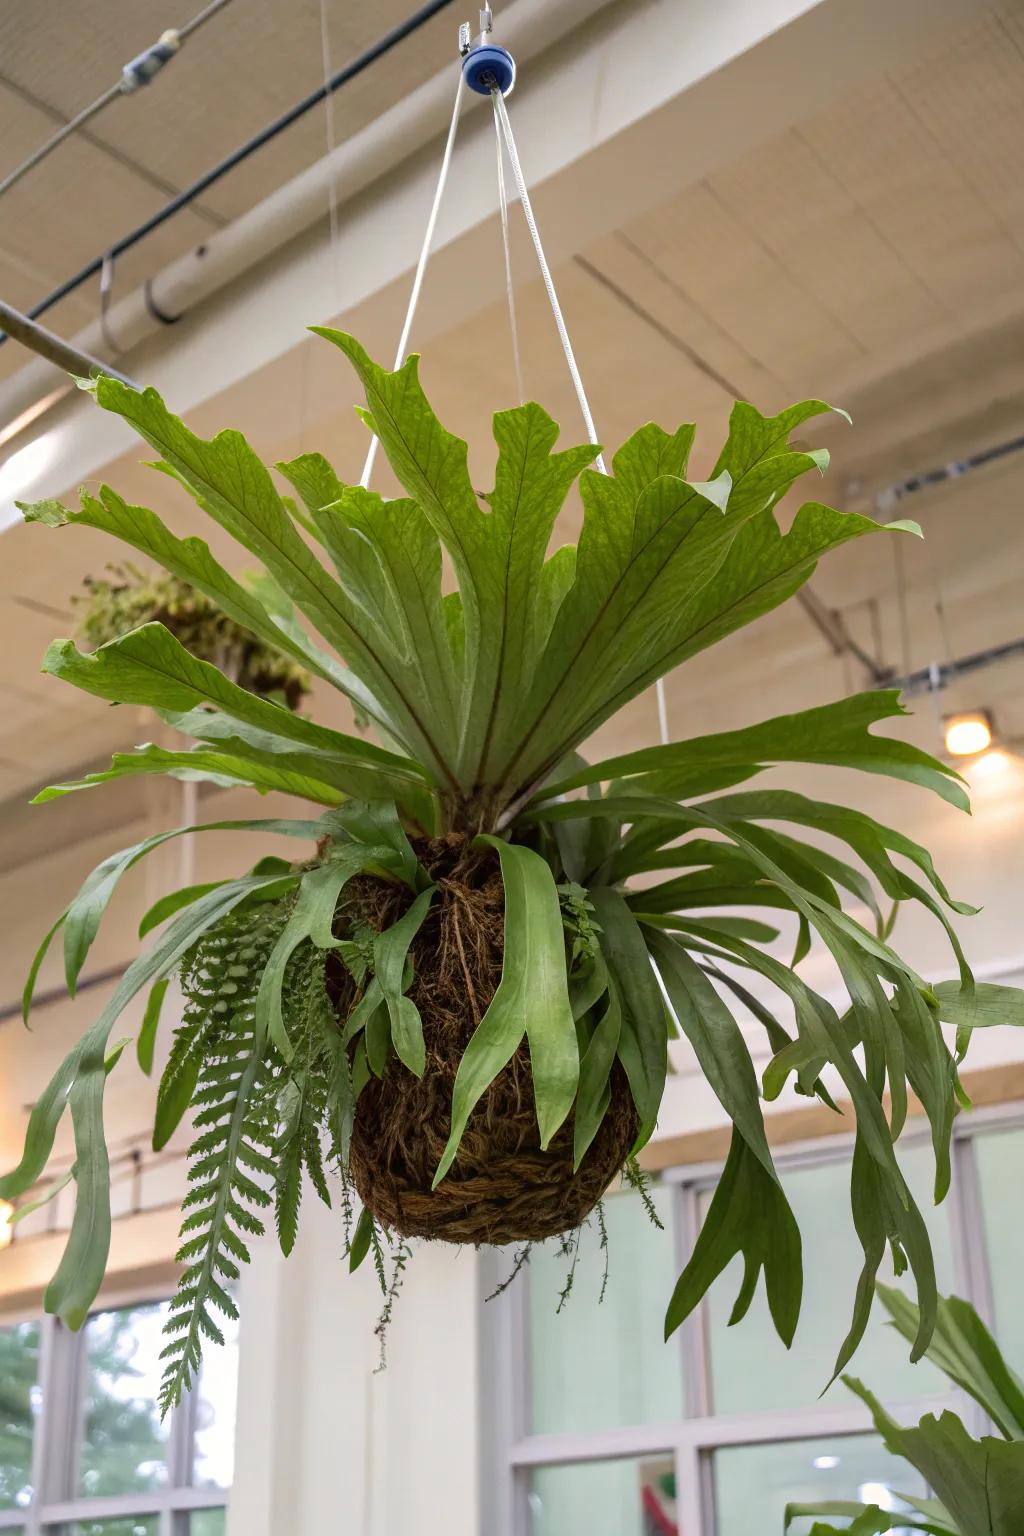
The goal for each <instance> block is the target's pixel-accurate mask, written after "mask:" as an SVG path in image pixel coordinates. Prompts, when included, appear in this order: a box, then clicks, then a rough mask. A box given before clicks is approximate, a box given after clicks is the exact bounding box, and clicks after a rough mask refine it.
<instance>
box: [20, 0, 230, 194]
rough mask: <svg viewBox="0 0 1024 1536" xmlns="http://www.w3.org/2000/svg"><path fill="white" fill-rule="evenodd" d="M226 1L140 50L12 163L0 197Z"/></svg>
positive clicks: (142, 81) (154, 69)
mask: <svg viewBox="0 0 1024 1536" xmlns="http://www.w3.org/2000/svg"><path fill="white" fill-rule="evenodd" d="M230 4H231V0H211V3H210V4H209V5H208V6H206V7H205V8H204V9H203V10H201V11H200V12H199V14H198V15H197V16H193V18H192V20H191V21H188V22H186V23H185V25H184V26H183V27H170V28H168V29H167V31H166V32H164V33H163V34H162V35H161V36H160V37H159V38H158V39H157V41H156V42H155V43H153V44H151V45H150V47H148V48H145V49H143V51H142V53H140V54H138V55H137V56H136V57H135V58H134V59H131V60H130V61H129V62H128V63H127V64H126V65H125V66H124V68H123V69H122V71H121V78H120V79H119V80H118V81H116V82H115V84H114V85H112V86H110V87H109V88H108V89H107V90H105V91H104V92H103V94H102V96H98V97H97V98H96V100H95V101H94V102H91V103H90V105H89V106H87V107H83V108H82V110H81V112H77V113H76V114H75V116H74V117H72V118H70V119H69V120H68V122H66V123H63V124H62V125H61V127H60V128H58V129H57V132H56V133H54V134H52V135H51V136H50V138H48V139H47V140H46V142H45V144H40V146H39V148H38V149H35V150H33V151H32V153H31V154H30V155H29V156H28V157H27V158H26V159H25V160H23V161H22V162H21V164H20V165H17V166H15V168H14V170H13V171H11V172H10V173H9V174H8V175H7V176H5V177H4V178H3V180H2V181H0V197H2V196H3V195H4V193H5V192H9V191H10V189H11V188H12V187H13V186H15V185H17V183H18V182H19V181H21V179H22V177H23V176H27V175H28V173H29V171H33V170H35V168H36V166H37V165H39V164H41V163H42V161H43V160H45V159H46V158H47V156H48V155H51V154H52V153H53V151H54V150H55V149H59V148H60V146H61V145H62V144H63V143H64V141H65V140H66V139H69V138H70V137H71V135H72V134H73V133H77V132H78V130H79V129H80V128H84V127H85V125H86V123H89V122H91V121H92V120H93V118H94V117H98V116H99V115H100V113H101V112H104V111H105V110H106V109H107V107H109V106H110V105H111V103H112V102H114V101H116V100H117V99H118V97H119V96H130V95H132V94H133V93H134V92H135V91H137V90H138V89H139V88H140V87H141V86H143V85H148V84H149V83H150V81H151V80H153V79H155V78H156V76H157V75H158V74H159V73H160V71H161V70H162V69H163V67H164V65H165V64H168V63H170V61H171V59H173V58H174V56H175V55H176V54H177V52H178V50H179V49H180V47H181V45H182V43H183V42H185V40H186V39H187V38H189V37H191V36H192V34H193V33H194V32H198V30H199V28H200V27H201V26H203V25H204V24H205V23H206V22H208V21H210V20H212V18H213V17H214V16H216V14H217V13H218V11H222V10H223V9H224V7H225V6H226V5H230Z"/></svg>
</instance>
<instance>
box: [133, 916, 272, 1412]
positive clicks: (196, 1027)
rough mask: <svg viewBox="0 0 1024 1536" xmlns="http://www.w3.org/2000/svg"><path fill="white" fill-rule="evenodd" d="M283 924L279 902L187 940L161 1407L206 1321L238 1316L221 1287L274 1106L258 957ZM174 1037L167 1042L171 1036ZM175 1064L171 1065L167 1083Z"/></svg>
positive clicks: (258, 1174)
mask: <svg viewBox="0 0 1024 1536" xmlns="http://www.w3.org/2000/svg"><path fill="white" fill-rule="evenodd" d="M286 920H287V908H286V907H285V906H284V905H283V904H282V903H269V902H268V903H263V904H260V905H258V906H256V907H254V908H252V909H250V910H247V911H246V912H244V914H241V915H238V916H234V917H233V918H232V919H231V920H229V921H227V922H225V923H223V924H222V925H221V926H220V928H219V929H218V930H217V931H216V932H215V933H212V934H209V935H207V936H205V937H204V939H203V940H202V941H201V942H200V943H199V944H198V945H197V946H196V948H195V950H193V952H192V953H191V955H190V956H189V958H188V962H187V964H186V967H185V970H184V975H183V978H182V985H183V991H184V994H185V1022H184V1024H183V1025H182V1030H181V1031H180V1032H179V1037H178V1038H179V1040H181V1041H183V1044H182V1045H181V1048H180V1052H179V1056H186V1055H188V1054H189V1053H190V1052H192V1051H194V1050H195V1049H196V1048H197V1047H196V1041H197V1040H198V1038H199V1037H200V1036H201V1037H202V1042H203V1043H202V1047H201V1050H202V1055H201V1064H200V1067H199V1072H198V1077H197V1085H196V1087H195V1091H194V1093H193V1094H192V1095H191V1105H192V1107H193V1108H195V1109H196V1111H197V1113H196V1115H195V1130H196V1137H195V1140H194V1141H193V1143H192V1146H191V1148H190V1151H189V1170H188V1183H189V1189H188V1193H187V1195H186V1196H185V1199H184V1202H183V1210H184V1212H185V1215H184V1220H183V1221H182V1226H181V1236H182V1245H181V1247H180V1248H179V1250H178V1254H177V1258H178V1261H179V1262H180V1263H183V1264H185V1266H186V1268H185V1271H184V1273H183V1274H182V1276H181V1279H180V1281H179V1283H178V1289H177V1291H176V1293H175V1296H174V1299H173V1301H172V1303H171V1311H170V1315H169V1317H168V1320H167V1324H166V1332H167V1334H168V1336H169V1339H168V1343H167V1345H166V1346H165V1347H164V1349H163V1351H162V1356H161V1358H162V1359H163V1360H164V1361H165V1362H166V1364H165V1369H164V1377H163V1383H162V1385H161V1389H160V1407H161V1411H162V1412H163V1413H166V1412H167V1411H168V1409H169V1408H172V1407H174V1406H176V1405H177V1404H178V1403H179V1402H180V1401H181V1397H182V1393H183V1392H185V1391H186V1390H187V1389H188V1387H189V1386H190V1385H191V1383H192V1381H193V1380H194V1379H195V1377H196V1375H197V1373H198V1371H199V1366H200V1359H201V1353H202V1341H203V1339H204V1338H206V1339H210V1340H212V1341H213V1342H214V1343H217V1344H220V1343H223V1334H222V1332H221V1329H220V1328H219V1326H218V1324H217V1322H216V1321H215V1318H214V1315H213V1314H214V1312H215V1311H217V1312H220V1313H222V1314H223V1315H225V1316H227V1317H229V1318H236V1317H237V1315H238V1311H237V1308H236V1306H235V1302H234V1300H233V1298H232V1296H231V1292H230V1287H231V1285H232V1284H233V1283H234V1281H236V1280H237V1279H238V1277H239V1273H240V1271H239V1265H240V1264H244V1263H248V1260H249V1251H248V1246H247V1240H248V1238H250V1237H258V1236H262V1234H263V1231H264V1227H263V1222H262V1220H261V1219H260V1217H259V1216H258V1215H257V1214H256V1213H257V1212H258V1211H260V1210H262V1209H264V1208H265V1207H267V1206H269V1205H270V1203H271V1195H270V1194H269V1192H268V1190H267V1188H266V1183H265V1182H264V1183H260V1182H258V1180H260V1179H262V1180H264V1181H267V1180H269V1179H272V1178H273V1176H274V1161H273V1152H274V1147H275V1129H276V1123H277V1108H276V1104H275V1095H274V1087H275V1067H276V1063H275V1059H274V1052H273V1049H272V1047H271V1046H270V1044H269V1042H268V1040H267V1038H266V1035H265V1033H264V1032H263V1031H261V1030H260V1029H258V1028H257V1025H256V997H257V994H258V992H259V984H260V980H261V978H262V975H263V970H264V968H265V966H266V962H267V959H268V957H269V955H270V952H271V950H272V948H273V946H274V943H275V941H276V939H277V937H278V935H279V934H280V932H281V930H282V928H283V927H284V924H285V922H286ZM176 1044H177V1042H176ZM180 1071H181V1068H180V1066H178V1067H177V1068H176V1073H175V1080H177V1079H178V1078H179V1077H180Z"/></svg>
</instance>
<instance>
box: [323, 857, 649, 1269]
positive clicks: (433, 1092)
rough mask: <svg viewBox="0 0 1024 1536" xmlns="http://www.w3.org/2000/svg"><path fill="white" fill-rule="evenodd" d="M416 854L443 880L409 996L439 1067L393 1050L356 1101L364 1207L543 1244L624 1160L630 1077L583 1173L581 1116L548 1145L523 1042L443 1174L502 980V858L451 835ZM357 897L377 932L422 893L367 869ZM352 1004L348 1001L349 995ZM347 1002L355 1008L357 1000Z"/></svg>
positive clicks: (400, 1228) (618, 1082) (618, 1076)
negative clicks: (470, 1066)
mask: <svg viewBox="0 0 1024 1536" xmlns="http://www.w3.org/2000/svg"><path fill="white" fill-rule="evenodd" d="M416 851H417V854H418V855H419V857H420V859H421V861H422V862H423V863H424V865H425V866H426V868H427V869H428V870H429V872H430V875H431V878H432V879H433V880H434V882H435V883H436V885H437V887H438V893H437V895H436V896H435V897H434V901H433V903H432V905H431V909H430V912H429V915H428V917H427V919H426V920H425V922H424V923H423V926H422V928H421V929H420V932H419V934H418V935H417V937H416V939H415V941H414V943H413V947H412V951H411V955H412V959H413V963H414V966H415V973H416V974H415V981H414V982H413V985H412V987H411V989H410V996H411V997H412V999H413V1001H414V1002H415V1003H416V1006H417V1008H418V1009H419V1011H420V1016H421V1018H422V1020H423V1035H424V1041H425V1043H426V1054H427V1063H426V1070H425V1071H424V1074H423V1076H422V1078H417V1077H415V1076H414V1074H413V1073H412V1072H410V1071H409V1070H408V1068H407V1067H405V1066H403V1064H402V1063H401V1062H400V1061H399V1060H398V1058H397V1057H396V1056H394V1055H392V1056H391V1057H390V1058H389V1061H388V1064H387V1067H386V1069H385V1072H384V1076H383V1077H382V1078H376V1077H371V1078H370V1080H369V1082H368V1083H367V1084H366V1086H365V1087H364V1089H363V1091H362V1093H361V1094H360V1095H359V1099H358V1101H357V1104H356V1109H355V1120H354V1125H353V1130H352V1141H351V1146H350V1149H349V1163H350V1170H351V1174H352V1178H353V1180H354V1183H355V1186H356V1190H357V1192H358V1194H359V1198H360V1200H361V1201H362V1203H363V1205H364V1206H365V1207H366V1208H367V1209H368V1210H369V1211H370V1212H371V1213H372V1214H373V1215H374V1216H375V1217H376V1219H377V1221H378V1222H380V1223H381V1224H382V1225H383V1226H385V1227H387V1228H389V1229H390V1230H392V1231H396V1232H399V1233H401V1234H402V1235H403V1236H405V1237H433V1238H440V1239H443V1240H444V1241H445V1242H450V1243H473V1244H477V1243H488V1244H496V1245H497V1244H504V1243H517V1242H520V1243H521V1242H529V1241H539V1240H541V1239H543V1238H546V1237H552V1236H555V1235H557V1234H558V1233H561V1232H566V1231H571V1230H572V1229H573V1228H574V1227H578V1226H579V1224H580V1222H581V1221H583V1220H584V1218H585V1217H586V1216H587V1215H589V1213H590V1212H591V1211H592V1210H593V1208H594V1206H595V1205H596V1204H597V1202H598V1200H600V1198H601V1196H602V1195H603V1194H604V1192H605V1190H606V1189H607V1188H608V1186H609V1184H610V1183H611V1181H612V1180H613V1179H614V1177H615V1175H616V1174H617V1173H618V1172H619V1170H620V1169H621V1168H622V1166H623V1164H624V1162H625V1160H626V1157H627V1156H628V1153H629V1149H630V1147H631V1146H632V1144H633V1141H634V1139H635V1137H636V1133H637V1124H638V1122H637V1115H636V1110H635V1107H634V1105H633V1100H632V1097H631V1095H630V1092H629V1087H628V1084H627V1082H626V1078H625V1074H624V1073H623V1072H622V1070H621V1068H620V1067H619V1066H618V1064H616V1066H615V1069H614V1071H613V1075H612V1092H611V1103H610V1105H609V1108H608V1112H607V1114H606V1115H605V1117H604V1120H603V1121H602V1123H601V1126H600V1129H599V1130H598V1132H597V1135H596V1136H595V1138H594V1141H593V1142H592V1144H591V1146H590V1148H589V1150H588V1151H587V1154H586V1156H585V1157H584V1159H583V1162H582V1163H581V1165H580V1168H579V1171H578V1173H573V1167H572V1152H573V1119H572V1116H571V1115H570V1116H569V1119H568V1120H567V1122H566V1124H565V1125H563V1126H562V1128H561V1130H560V1131H559V1132H558V1133H557V1135H556V1136H554V1137H553V1138H552V1141H551V1143H550V1145H549V1147H548V1149H547V1151H542V1150H541V1146H540V1137H539V1134H538V1130H537V1113H536V1106H535V1102H534V1093H533V1079H532V1077H531V1075H530V1058H529V1052H528V1049H527V1046H526V1042H525V1040H524V1042H523V1044H522V1045H521V1046H520V1047H519V1049H518V1051H517V1052H516V1054H515V1055H514V1056H513V1058H512V1060H511V1061H510V1062H509V1064H508V1066H507V1067H505V1068H504V1070H503V1071H502V1072H501V1073H499V1075H498V1076H497V1077H496V1078H495V1080H494V1082H493V1083H492V1084H491V1086H490V1087H489V1088H488V1090H487V1092H486V1093H485V1094H484V1096H483V1098H482V1099H481V1100H480V1102H479V1104H478V1105H477V1107H476V1109H475V1110H474V1112H473V1114H472V1115H471V1116H470V1120H469V1123H468V1125H467V1127H466V1130H465V1133H464V1135H463V1138H462V1142H461V1145H460V1147H459V1151H458V1154H457V1156H456V1158H455V1162H454V1163H453V1165H452V1167H451V1169H450V1171H449V1172H448V1174H447V1176H446V1177H445V1179H444V1180H443V1181H442V1182H441V1184H440V1185H439V1186H438V1188H437V1189H436V1190H431V1187H430V1186H431V1181H432V1180H433V1177H434V1172H435V1170H436V1168H437V1165H438V1163H439V1162H440V1160H441V1155H442V1153H443V1152H444V1149H445V1146H446V1144H447V1141H448V1133H449V1129H450V1125H451V1102H452V1088H453V1086H454V1083H455V1074H456V1072H457V1071H458V1067H459V1062H460V1061H461V1059H462V1055H463V1052H464V1051H465V1048H466V1045H467V1044H468V1042H469V1039H470V1036H471V1035H472V1033H473V1031H474V1029H475V1028H476V1026H477V1024H478V1023H479V1022H480V1019H481V1018H482V1017H483V1013H484V1011H485V1009H486V1007H487V1004H488V1003H489V1002H490V1000H491V998H492V997H493V996H494V992H495V989H496V988H497V985H498V982H499V980H500V979H501V961H502V952H503V936H504V888H503V885H502V880H501V870H500V866H499V863H498V857H497V854H495V853H494V852H492V851H491V850H486V851H485V850H480V849H473V848H472V847H470V845H469V843H468V842H467V840H466V839H465V838H462V837H456V836H452V837H450V838H447V839H438V840H434V841H431V842H429V843H424V844H422V845H419V846H418V847H417V850H416ZM349 899H350V900H353V901H354V904H355V906H356V908H357V910H359V911H360V912H361V915H362V916H363V917H364V918H365V920H366V921H367V922H368V923H369V924H370V926H371V927H373V928H375V929H377V930H378V931H379V930H381V929H383V928H385V927H388V926H390V924H391V923H393V922H394V921H395V919H396V918H397V917H399V916H400V915H401V913H402V911H403V910H404V909H405V907H407V906H408V904H409V900H410V896H409V893H408V891H403V890H400V889H399V888H397V887H396V886H394V885H393V884H388V883H386V882H384V881H376V880H372V879H370V878H368V877H363V878H361V879H359V880H357V881H354V882H353V883H352V885H351V886H350V887H349ZM339 1003H340V1004H341V1005H342V1007H343V1008H344V1002H343V999H342V998H341V997H339ZM345 1011H347V1009H346V1010H345Z"/></svg>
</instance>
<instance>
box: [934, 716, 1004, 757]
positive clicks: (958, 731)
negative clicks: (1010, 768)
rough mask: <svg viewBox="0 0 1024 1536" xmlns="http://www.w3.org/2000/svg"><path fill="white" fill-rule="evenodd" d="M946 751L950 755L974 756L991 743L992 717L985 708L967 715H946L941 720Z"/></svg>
mask: <svg viewBox="0 0 1024 1536" xmlns="http://www.w3.org/2000/svg"><path fill="white" fill-rule="evenodd" d="M942 724H943V729H944V731H945V735H946V751H947V752H948V753H950V755H951V756H952V757H974V756H975V754H976V753H978V752H984V751H985V749H986V748H987V747H990V746H991V745H992V719H991V716H990V715H989V714H988V712H987V711H986V710H983V709H977V710H974V711H973V712H972V713H971V714H969V715H948V716H947V717H946V719H945V720H944V721H943V722H942Z"/></svg>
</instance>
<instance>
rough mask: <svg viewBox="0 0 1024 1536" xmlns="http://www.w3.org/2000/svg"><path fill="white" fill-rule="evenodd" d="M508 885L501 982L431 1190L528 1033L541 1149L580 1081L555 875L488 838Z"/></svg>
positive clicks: (460, 1086)
mask: <svg viewBox="0 0 1024 1536" xmlns="http://www.w3.org/2000/svg"><path fill="white" fill-rule="evenodd" d="M481 841H482V842H485V843H487V844H489V846H490V847H492V848H495V849H496V850H497V853H498V857H499V858H500V860H501V873H502V877H503V879H504V882H505V954H504V961H503V963H502V969H501V981H500V982H499V984H498V990H497V991H496V992H495V994H494V996H493V998H492V999H491V1002H490V1004H489V1006H488V1008H487V1012H486V1013H485V1014H484V1016H483V1018H482V1019H481V1021H480V1023H479V1024H478V1026H477V1028H476V1031H475V1033H474V1034H473V1036H472V1037H471V1039H470V1042H469V1044H468V1045H467V1047H466V1051H465V1054H464V1056H463V1058H462V1062H461V1064H460V1066H459V1070H458V1073H457V1075H456V1078H455V1089H454V1093H453V1098H452V1127H451V1134H450V1136H449V1138H448V1145H447V1146H446V1147H445V1150H444V1154H443V1156H442V1158H441V1161H440V1163H439V1165H438V1169H437V1172H436V1174H435V1175H434V1188H435V1189H436V1188H437V1186H438V1184H440V1182H441V1180H442V1179H443V1178H444V1176H445V1174H446V1173H447V1172H448V1170H449V1168H450V1167H451V1165H452V1163H453V1162H454V1161H455V1157H456V1154H457V1152H458V1149H459V1142H460V1141H461V1140H462V1133H463V1131H464V1130H465V1128H466V1125H467V1123H468V1121H469V1117H470V1115H471V1114H472V1112H473V1110H474V1109H475V1107H476V1105H477V1104H478V1103H479V1101H480V1099H481V1098H482V1096H483V1095H484V1093H486V1091H487V1089H488V1087H489V1086H490V1084H491V1083H492V1082H493V1081H494V1079H495V1077H497V1075H498V1073H499V1072H500V1071H501V1070H502V1068H503V1067H505V1066H507V1065H508V1063H509V1062H510V1061H511V1059H512V1057H513V1055H514V1054H515V1052H516V1051H517V1050H518V1048H519V1045H520V1043H521V1041H522V1039H523V1036H524V1035H526V1036H527V1037H528V1041H529V1048H530V1063H531V1066H532V1069H533V1084H534V1095H535V1097H536V1101H537V1124H538V1126H539V1128H540V1139H541V1146H542V1147H546V1146H547V1145H548V1143H549V1142H550V1140H551V1138H552V1136H553V1135H554V1134H555V1132H556V1131H557V1130H558V1128H559V1126H560V1125H561V1124H562V1123H563V1121H564V1120H565V1117H566V1116H567V1115H568V1113H569V1110H570V1108H571V1106H572V1101H573V1099H574V1097H575V1095H576V1088H577V1085H578V1082H579V1049H578V1046H577V1043H576V1025H575V1022H574V1020H573V1016H572V1004H571V1003H570V1001H569V984H568V979H567V977H566V970H565V944H564V940H563V937H562V914H561V908H560V907H559V903H558V891H557V889H556V887H555V881H554V877H553V876H552V874H551V870H550V869H549V868H548V865H547V864H546V862H545V861H544V860H543V859H542V858H541V857H540V856H539V855H538V854H536V853H533V852H532V851H531V850H530V849H529V848H521V847H517V846H515V845H513V844H511V843H505V842H502V841H501V839H500V838H495V837H486V838H482V839H481Z"/></svg>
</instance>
